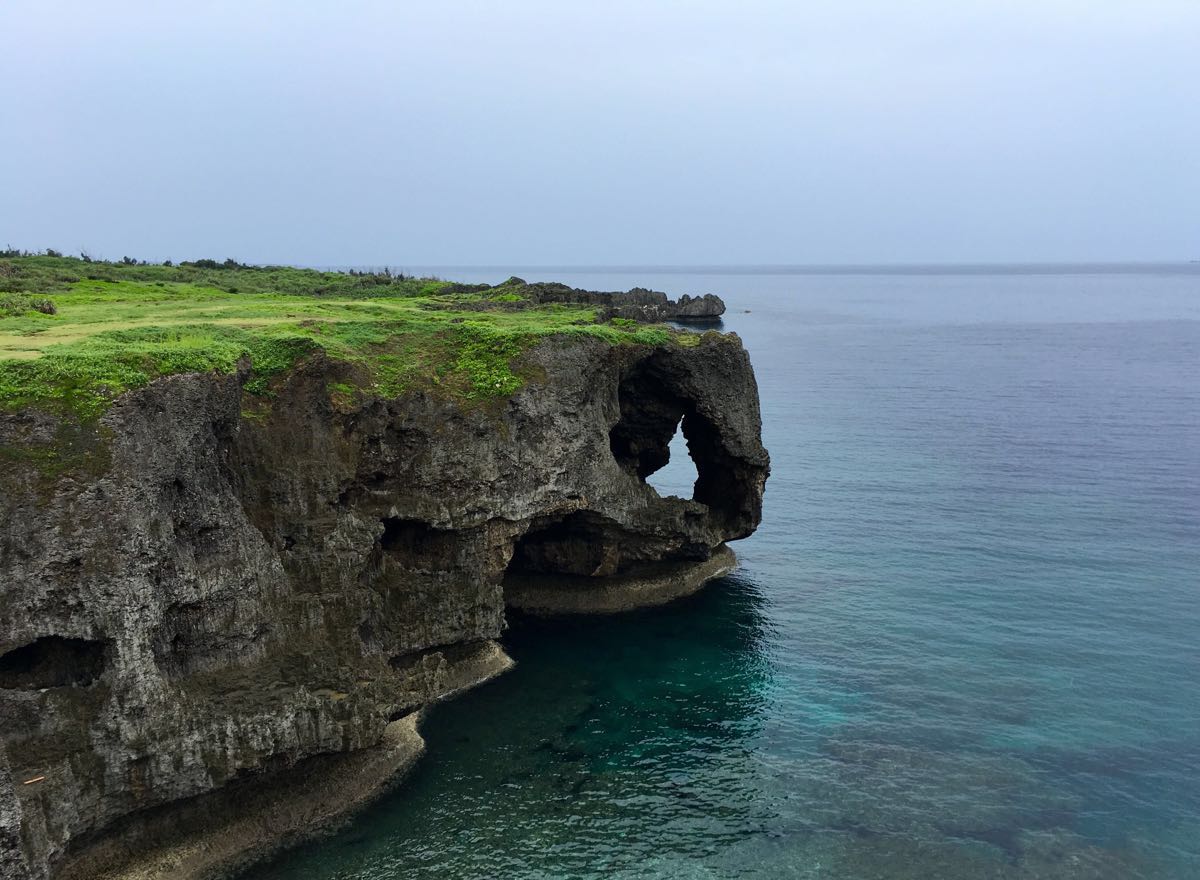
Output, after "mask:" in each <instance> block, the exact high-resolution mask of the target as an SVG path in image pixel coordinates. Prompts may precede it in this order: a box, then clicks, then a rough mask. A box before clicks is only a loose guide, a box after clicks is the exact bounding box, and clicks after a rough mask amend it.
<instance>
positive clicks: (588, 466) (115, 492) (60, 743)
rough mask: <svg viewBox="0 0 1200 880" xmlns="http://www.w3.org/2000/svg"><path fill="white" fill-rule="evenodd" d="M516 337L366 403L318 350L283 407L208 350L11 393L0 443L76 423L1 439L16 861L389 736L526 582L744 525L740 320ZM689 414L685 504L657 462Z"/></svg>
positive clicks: (692, 558) (748, 443) (596, 577)
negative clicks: (200, 370) (95, 404)
mask: <svg viewBox="0 0 1200 880" xmlns="http://www.w3.org/2000/svg"><path fill="white" fill-rule="evenodd" d="M522 357H524V358H525V364H524V367H525V370H526V372H527V374H529V375H532V376H535V377H536V378H535V379H534V380H533V381H531V382H529V383H528V384H526V385H525V387H523V388H522V389H521V390H519V391H518V392H516V393H515V394H514V395H512V396H511V397H508V398H506V399H502V400H498V401H490V402H487V403H481V404H469V403H463V402H462V401H455V400H453V399H450V398H447V397H439V396H437V395H435V394H433V393H430V392H428V391H421V392H414V393H410V394H408V395H405V396H402V397H400V398H397V399H379V398H366V399H364V400H361V401H359V402H356V403H352V404H348V403H346V402H345V401H338V400H337V399H336V396H333V397H331V393H330V390H329V389H330V387H331V385H335V384H336V383H337V382H338V381H339V380H340V378H341V377H342V373H343V372H344V371H345V370H347V369H349V368H348V367H347V366H346V365H345V364H342V363H339V362H335V361H332V360H328V359H325V358H322V357H317V358H314V359H311V360H309V361H307V362H305V363H303V364H302V365H301V366H299V367H298V368H297V369H296V370H294V371H293V372H292V373H291V374H290V375H289V376H288V377H287V378H286V380H285V381H284V382H282V383H281V385H280V386H279V388H278V389H277V393H276V397H275V399H274V401H273V403H272V405H271V406H270V407H268V408H265V409H246V401H245V395H244V393H243V384H244V382H245V379H246V374H245V373H242V374H240V375H219V374H214V373H206V374H186V375H176V376H168V377H165V378H162V379H158V380H156V381H154V382H152V383H151V384H150V385H148V386H147V387H145V388H142V389H139V390H137V391H132V392H129V393H127V394H125V395H123V396H121V397H120V398H118V400H117V401H116V402H115V403H114V404H113V406H112V407H111V408H110V409H109V410H108V412H107V413H106V414H105V415H104V416H103V417H102V418H101V419H100V421H99V423H97V424H96V425H94V426H93V427H89V428H86V429H81V428H78V427H76V426H72V425H70V424H67V423H65V422H61V421H59V420H57V419H55V418H52V417H50V416H47V415H44V414H40V413H38V412H35V411H33V410H29V411H24V412H18V413H15V414H14V413H10V414H8V415H3V416H0V445H2V446H4V447H6V448H20V447H22V446H39V448H45V447H46V446H47V444H51V445H53V444H58V447H59V451H58V452H57V453H56V456H57V457H56V460H55V461H54V462H53V464H54V465H55V466H54V467H46V466H45V462H44V461H42V462H37V461H30V460H28V459H22V458H19V457H17V458H10V459H8V460H5V461H3V462H2V466H3V480H2V481H0V489H2V491H3V498H2V499H0V516H2V531H0V738H2V746H3V747H2V748H0V875H2V876H4V877H26V876H27V877H33V878H43V877H51V876H83V875H84V873H85V872H86V871H85V868H84V867H80V866H81V865H85V866H86V865H88V864H95V863H94V862H92V863H89V862H88V861H87V853H89V852H90V851H92V850H93V849H95V848H96V846H97V845H98V844H102V843H103V842H104V841H105V840H108V839H117V838H120V839H121V840H123V841H124V843H123V844H122V846H124V847H125V848H126V849H124V850H122V852H120V853H117V854H116V855H113V854H112V853H111V852H110V853H109V858H110V861H113V863H116V862H119V861H120V859H121V858H122V857H123V855H122V853H124V854H126V855H127V854H128V853H130V852H134V851H136V850H137V849H138V848H139V847H142V846H144V845H145V844H146V842H147V839H148V838H149V837H151V836H153V835H154V834H156V833H159V832H158V831H156V830H155V829H156V828H157V829H161V828H162V827H163V826H162V824H161V821H160V820H162V821H167V820H163V818H162V817H170V816H171V815H180V816H186V815H187V809H188V805H189V804H193V805H194V804H196V803H199V802H200V801H197V800H196V799H197V798H198V797H200V796H206V797H207V796H210V795H209V793H211V792H214V791H216V790H226V789H230V787H231V786H232V787H235V788H236V787H242V788H243V789H245V787H246V786H254V785H256V784H259V785H267V784H269V783H268V780H274V779H277V778H280V774H281V773H282V772H283V771H285V770H286V769H287V768H290V767H295V766H297V765H300V766H309V765H307V764H304V763H303V762H306V761H308V762H311V761H327V760H332V759H333V758H334V757H335V756H337V755H339V754H341V753H357V752H358V750H369V749H372V748H377V747H379V746H380V744H381V743H383V742H384V740H385V729H387V728H388V727H389V724H390V723H391V722H394V721H396V719H400V718H403V717H405V716H409V715H410V714H411V713H413V712H414V711H417V710H419V709H420V708H421V707H422V706H423V705H426V704H428V703H430V702H431V701H433V700H436V699H438V698H440V697H442V696H444V695H446V694H448V693H450V692H452V691H454V690H455V689H457V688H460V687H462V686H465V685H468V684H470V683H473V682H475V681H478V680H482V679H484V678H486V677H488V676H489V675H491V674H494V673H495V672H497V671H499V670H501V669H502V668H503V667H504V663H505V659H504V657H503V654H502V652H500V651H499V650H498V649H497V648H496V647H495V643H494V642H493V640H495V639H496V638H497V637H499V636H500V634H501V631H502V630H503V628H504V613H505V583H506V579H507V581H508V582H509V583H510V584H520V585H522V588H528V585H529V584H530V583H531V582H532V583H534V584H536V585H537V587H536V588H537V589H538V590H541V591H543V592H544V591H545V590H550V591H554V590H556V589H562V590H575V591H578V590H584V591H586V590H587V589H588V587H589V585H591V584H595V585H596V586H597V589H600V588H602V587H604V588H607V587H606V585H611V584H612V583H619V582H620V579H622V578H626V579H634V580H636V579H638V578H644V577H648V576H651V575H653V574H654V573H657V572H662V571H664V570H665V569H664V566H666V565H675V564H688V563H701V564H705V563H710V562H711V560H712V558H713V556H714V553H717V552H723V550H722V548H723V544H724V542H725V541H728V540H732V539H736V538H740V537H744V536H746V535H748V534H749V533H750V532H751V531H753V529H754V528H755V526H756V525H757V524H758V521H759V517H760V512H761V501H762V492H763V486H764V482H765V480H766V476H767V471H768V459H767V455H766V452H765V450H764V449H763V447H762V445H761V442H760V420H759V410H758V395H757V388H756V385H755V380H754V375H753V372H752V369H751V367H750V362H749V359H748V357H747V355H746V353H745V351H744V350H743V348H742V346H741V343H740V342H739V341H738V339H737V337H736V336H732V335H720V334H716V333H709V334H705V335H704V336H703V337H701V338H700V341H699V344H698V345H695V346H690V347H685V346H680V345H662V346H647V345H611V344H608V343H606V342H604V341H602V340H599V339H592V338H582V337H574V338H563V337H548V338H547V339H546V340H544V341H542V342H540V343H539V344H538V345H537V346H536V347H534V348H533V349H532V350H530V351H529V352H527V353H526V354H524V355H523V356H522ZM681 420H682V430H683V432H684V434H685V436H686V438H687V441H688V445H689V449H690V451H691V454H692V456H693V458H694V459H695V462H696V466H697V472H698V475H699V479H698V481H697V483H696V486H695V495H694V498H693V499H691V500H683V499H677V498H662V497H659V495H658V493H657V492H656V491H655V490H654V489H653V488H652V487H650V486H649V485H647V483H646V482H645V478H646V477H647V476H648V475H649V474H651V473H653V472H654V471H655V470H657V469H658V468H660V467H661V466H662V465H663V464H664V463H665V462H666V460H667V456H668V444H669V441H670V438H671V436H672V434H673V433H674V431H675V428H676V425H678V424H679V423H680V421H681ZM717 570H718V569H716V568H712V569H711V571H713V572H715V571H717ZM514 589H515V587H514ZM572 601H573V602H576V604H578V603H577V601H576V600H575V599H573V600H572ZM172 811H175V812H174V813H173V812H172ZM314 815H315V814H314ZM156 822H158V823H159V824H157V825H156V824H155V823H156ZM101 848H102V847H101ZM81 859H82V861H81ZM72 872H74V873H72Z"/></svg>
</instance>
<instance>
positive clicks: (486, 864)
mask: <svg viewBox="0 0 1200 880" xmlns="http://www.w3.org/2000/svg"><path fill="white" fill-rule="evenodd" d="M438 271H439V273H440V274H442V275H443V276H444V277H450V278H457V279H462V280H491V281H499V280H502V279H503V278H504V277H506V276H507V275H509V274H513V273H517V274H521V275H522V276H523V277H526V278H527V279H529V280H534V279H546V278H555V279H558V280H563V281H566V282H568V283H570V284H573V285H576V286H583V287H589V288H593V289H626V288H629V287H632V286H635V285H636V286H646V287H653V288H657V289H661V290H666V291H668V292H669V293H671V294H673V295H674V294H679V293H693V294H695V293H705V292H713V293H717V294H720V295H721V296H723V297H724V298H725V300H726V302H727V304H728V305H729V313H728V314H727V316H726V319H725V329H727V330H732V331H735V332H737V333H738V334H740V335H741V337H742V338H743V340H744V341H745V344H746V346H747V347H748V349H749V351H750V354H751V357H752V359H753V361H754V365H755V368H756V370H757V374H758V382H759V386H760V391H761V395H762V410H763V422H764V425H763V430H764V434H765V438H764V439H765V442H766V445H767V447H768V448H769V449H770V452H771V457H772V461H773V471H772V475H771V478H770V481H769V482H768V484H767V496H766V510H765V514H764V519H763V524H762V527H761V528H760V529H759V531H758V533H757V534H756V535H754V536H753V537H752V538H750V539H748V540H745V541H742V542H739V543H738V544H737V545H735V549H736V551H737V553H738V554H739V556H740V558H741V567H740V569H739V570H738V571H737V572H736V574H734V575H733V576H731V577H728V578H725V579H722V580H720V581H716V582H714V583H712V584H710V585H709V586H708V587H707V588H706V589H705V590H704V591H702V592H701V593H699V594H698V595H696V596H693V597H691V598H688V599H685V600H682V601H679V602H677V603H674V604H671V605H668V606H665V607H662V608H658V609H655V610H650V611H644V612H633V613H629V614H625V615H620V616H614V617H598V618H591V619H562V620H552V621H537V620H529V619H522V618H516V619H513V620H512V621H511V628H510V629H509V631H508V633H507V634H506V636H505V643H506V645H507V647H508V650H509V652H510V653H511V654H512V655H513V656H514V657H515V658H516V659H517V661H518V663H519V665H518V667H517V668H516V669H515V670H514V671H513V672H512V673H510V674H508V675H506V676H504V677H502V678H500V679H498V680H496V681H495V682H493V683H491V684H489V685H486V686H484V687H481V688H479V689H477V690H475V691H473V692H471V693H469V694H467V695H466V696H463V697H462V698H460V699H457V700H455V701H453V702H450V703H447V704H444V705H442V706H440V707H438V708H437V709H435V710H434V711H433V712H432V713H431V714H430V716H429V718H428V720H427V722H426V724H425V726H424V728H423V732H424V735H425V736H426V738H427V740H428V742H429V753H428V756H427V757H426V758H425V759H424V760H423V762H422V763H421V764H420V765H419V767H418V769H417V770H416V771H415V772H414V774H413V775H412V776H411V777H410V778H409V779H408V780H407V781H406V782H405V783H404V784H403V785H402V786H401V787H399V788H398V789H397V790H396V791H395V792H394V793H393V794H391V795H390V796H388V797H387V798H386V799H385V800H383V801H382V802H380V803H378V804H376V805H374V806H372V807H370V808H369V809H367V810H366V811H365V812H363V813H362V814H361V815H360V816H359V817H358V818H357V819H356V820H355V821H353V822H352V823H351V824H350V825H349V826H348V827H346V828H345V829H344V830H342V831H341V832H339V833H337V834H335V835H333V836H331V837H328V838H326V839H323V840H320V841H318V842H316V843H313V844H311V845H308V846H305V847H302V848H300V849H297V850H294V851H292V852H290V853H287V854H284V855H283V856H282V857H280V858H278V859H277V860H275V861H273V862H271V863H269V864H267V865H264V866H260V867H259V868H257V869H255V870H254V871H253V872H251V874H249V875H248V876H249V877H253V878H254V880H300V878H304V880H332V878H338V880H351V878H355V880H384V878H388V880H392V878H395V880H400V878H404V880H411V878H623V877H629V878H633V877H639V878H641V877H645V878H654V877H662V878H675V877H679V878H731V877H753V878H758V877H762V878H785V877H786V878H814V880H815V878H822V880H868V878H871V880H900V878H904V880H939V878H948V880H953V878H967V880H970V878H996V880H1002V878H1003V880H1007V878H1021V880H1033V878H1068V880H1083V878H1112V880H1136V878H1155V880H1168V878H1170V880H1187V878H1198V877H1200V266H1198V265H1191V266H1187V265H1184V266H1174V267H1170V266H1164V267H1123V268H1112V267H1074V268H1069V269H1047V268H1045V267H1011V268H1007V269H988V268H985V267H977V268H974V269H963V270H953V271H952V270H944V269H925V270H922V269H909V270H903V271H901V270H855V271H849V270H846V271H832V270H831V271H828V272H818V271H801V270H788V269H756V270H752V269H747V270H714V271H708V272H701V271H698V270H693V271H687V270H637V271H625V270H603V271H602V270H596V271H588V272H579V271H566V270H553V271H545V270H534V269H515V268H514V269H508V268H502V269H495V270H488V271H480V270H454V269H441V270H438ZM677 450H678V451H679V454H678V455H677V456H675V459H676V460H673V462H672V464H671V465H670V466H669V467H668V468H667V469H666V470H664V471H663V472H661V473H660V474H658V475H656V476H655V477H654V478H652V480H654V481H657V482H656V484H657V485H658V486H659V487H660V490H661V491H664V492H675V493H678V494H689V495H690V477H689V474H690V473H692V472H691V471H690V462H689V461H688V460H687V458H686V450H685V449H683V448H682V447H677ZM679 459H682V460H679Z"/></svg>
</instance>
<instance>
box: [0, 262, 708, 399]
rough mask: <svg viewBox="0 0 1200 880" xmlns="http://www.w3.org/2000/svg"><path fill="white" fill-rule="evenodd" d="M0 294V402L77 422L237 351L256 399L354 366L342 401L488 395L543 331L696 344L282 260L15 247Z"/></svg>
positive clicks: (558, 310)
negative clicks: (295, 376) (162, 260)
mask: <svg viewBox="0 0 1200 880" xmlns="http://www.w3.org/2000/svg"><path fill="white" fill-rule="evenodd" d="M47 300H49V301H50V302H51V303H52V304H53V309H49V308H47V307H46V301H47ZM0 302H3V303H7V305H6V306H5V307H4V308H3V309H2V310H0V409H8V410H12V409H19V408H24V407H37V408H43V409H52V410H58V411H65V412H70V413H74V414H76V415H77V416H79V417H81V418H85V419H86V418H94V417H95V416H97V415H99V414H100V413H102V412H103V411H104V410H105V408H106V407H107V406H108V405H109V404H110V403H111V401H112V400H113V399H114V398H115V397H117V396H118V395H120V394H121V393H123V392H125V391H128V390H130V389H134V388H139V387H142V386H144V385H146V384H147V383H148V382H150V381H152V380H153V379H155V378H157V377H160V376H166V375H171V374H176V373H191V372H206V371H216V372H220V373H231V372H234V371H236V370H237V369H239V363H241V364H245V363H247V362H248V363H249V365H250V367H251V375H250V378H249V380H248V381H247V384H246V388H247V390H248V391H249V392H250V393H251V394H255V395H259V396H261V397H263V398H269V397H270V395H271V389H272V383H273V382H274V381H275V380H276V379H277V377H279V376H280V375H282V374H284V373H286V372H287V371H289V370H291V369H292V368H293V367H294V366H296V365H297V364H298V363H299V362H301V361H302V360H304V359H306V358H310V357H318V356H324V357H327V358H330V359H333V360H336V361H340V362H343V363H345V364H347V365H349V366H350V369H349V370H348V371H347V373H348V375H350V376H352V377H353V379H352V380H347V381H345V382H340V383H338V385H337V387H334V388H331V395H334V396H335V399H337V400H340V401H342V402H349V401H351V400H354V399H357V397H359V396H361V395H364V394H368V395H378V396H383V397H395V396H398V395H400V394H403V393H404V392H405V391H408V390H411V389H413V388H416V387H427V388H430V389H436V390H438V391H439V392H440V393H445V394H447V395H453V396H456V397H459V398H462V399H464V400H469V401H484V400H488V399H493V398H499V397H505V396H508V395H511V394H512V393H513V392H515V391H516V390H518V389H519V388H520V387H521V386H522V385H523V383H524V381H525V377H524V376H522V375H521V372H520V369H519V363H518V361H519V355H521V354H522V353H523V352H525V351H527V350H528V349H529V348H530V347H532V346H533V345H535V344H536V343H537V342H538V341H539V340H542V339H544V338H546V337H547V336H555V335H558V336H564V337H567V338H570V337H572V336H579V335H582V336H588V337H594V338H599V339H602V340H604V341H606V342H608V343H610V344H613V345H621V344H638V345H665V344H670V343H672V341H673V340H677V342H678V344H683V345H688V344H695V342H696V340H695V339H694V338H688V337H690V336H691V334H676V333H674V332H673V331H670V330H667V329H666V328H664V327H656V326H644V325H635V324H632V323H631V322H625V321H620V322H618V321H614V322H612V323H610V324H599V323H597V322H596V314H595V310H594V309H592V308H587V307H583V306H571V305H561V304H554V305H544V306H540V307H530V306H528V304H527V303H525V300H524V299H523V297H522V296H521V295H520V288H519V287H503V288H486V287H484V286H479V285H476V286H468V285H454V284H451V283H450V282H446V281H441V280H439V279H429V278H409V277H406V276H394V275H390V274H370V275H350V274H344V273H337V272H317V271H315V270H308V269H293V268H286V267H283V268H278V267H276V268H251V267H242V266H230V267H217V268H213V267H212V266H203V267H194V266H180V267H169V266H142V265H122V264H111V263H89V262H84V261H83V260H78V259H71V258H61V257H45V256H18V257H11V258H8V259H0ZM36 309H41V310H40V311H39V310H36ZM50 311H54V312H55V313H53V314H50V313H48V312H50Z"/></svg>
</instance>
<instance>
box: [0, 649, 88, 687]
mask: <svg viewBox="0 0 1200 880" xmlns="http://www.w3.org/2000/svg"><path fill="white" fill-rule="evenodd" d="M106 653H107V643H106V642H102V641H96V640H94V639H75V638H64V637H63V636H42V637H41V638H39V639H35V640H34V641H32V642H30V643H29V644H27V645H22V646H21V647H19V648H14V649H13V650H11V651H8V652H6V653H5V654H3V655H0V688H7V689H10V690H18V689H19V690H40V689H42V688H51V687H72V686H73V687H84V686H86V685H89V684H91V683H92V682H94V681H96V679H98V678H99V677H100V676H101V675H102V674H103V673H104V667H105V660H106V656H105V655H106Z"/></svg>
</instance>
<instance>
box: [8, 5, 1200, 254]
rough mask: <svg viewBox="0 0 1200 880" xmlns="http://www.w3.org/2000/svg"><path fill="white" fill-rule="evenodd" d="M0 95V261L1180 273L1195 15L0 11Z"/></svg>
mask: <svg viewBox="0 0 1200 880" xmlns="http://www.w3.org/2000/svg"><path fill="white" fill-rule="evenodd" d="M0 82H3V84H4V96H3V99H2V104H0V158H2V160H3V162H2V165H0V167H2V168H3V182H2V186H0V244H3V243H6V242H11V243H12V244H14V245H17V246H23V247H30V248H42V247H46V246H52V247H59V248H62V249H66V250H70V251H77V250H79V249H80V248H87V249H88V250H90V251H91V252H92V253H94V254H98V255H102V256H106V257H110V258H112V257H120V256H122V255H124V254H130V255H132V256H136V257H141V258H158V259H161V258H167V257H170V258H174V259H180V258H189V257H196V256H214V257H218V258H223V257H225V256H235V257H238V258H240V259H243V260H248V261H254V262H262V261H272V262H302V263H309V264H380V263H390V264H395V265H418V264H480V263H488V264H506V263H507V264H581V263H582V264H606V263H623V264H649V263H658V264H661V263H703V264H715V263H763V262H766V263H842V262H851V263H858V262H922V261H952V262H960V261H967V262H970V261H1004V260H1124V259H1134V260H1136V259H1197V258H1200V2H1198V0H1089V2H1083V0H1078V2H1074V0H945V2H942V0H909V2H897V0H879V2H870V0H828V2H820V3H800V2H724V3H716V2H689V3H684V2H679V3H666V2H657V3H656V2H645V0H642V2H625V0H615V2H614V0H605V2H603V3H600V2H597V3H587V4H585V3H576V2H566V0H547V2H521V0H508V2H473V3H472V2H445V0H443V2H424V3H403V2H356V0H341V2H300V0H289V2H277V3H271V2H252V0H239V2H202V0H192V2H177V3H176V2H172V3H166V2H154V3H151V2H142V3H134V2H86V3H85V2H77V3H61V2H54V0H32V2H27V0H3V3H0Z"/></svg>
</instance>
